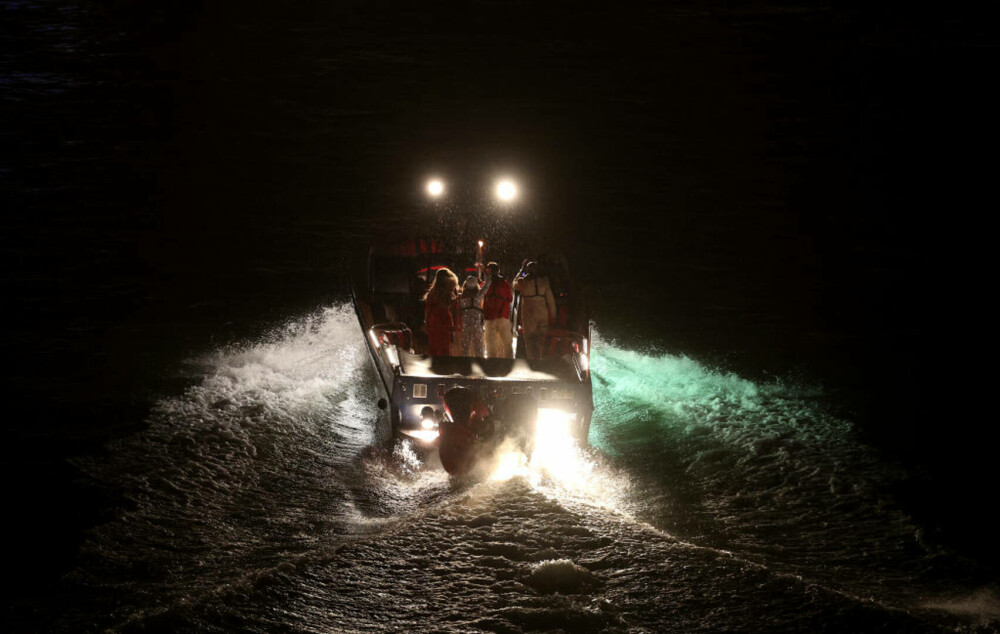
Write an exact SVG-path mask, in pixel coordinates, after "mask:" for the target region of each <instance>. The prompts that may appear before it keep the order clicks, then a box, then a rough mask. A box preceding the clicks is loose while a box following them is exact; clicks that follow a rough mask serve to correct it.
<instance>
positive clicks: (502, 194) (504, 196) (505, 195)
mask: <svg viewBox="0 0 1000 634" xmlns="http://www.w3.org/2000/svg"><path fill="white" fill-rule="evenodd" d="M516 196H517V185H515V184H514V181H511V180H502V181H500V182H498V183H497V198H499V199H500V200H502V201H504V202H510V201H512V200H514V198H515V197H516Z"/></svg>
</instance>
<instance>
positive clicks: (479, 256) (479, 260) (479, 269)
mask: <svg viewBox="0 0 1000 634" xmlns="http://www.w3.org/2000/svg"><path fill="white" fill-rule="evenodd" d="M476 276H477V277H478V278H479V280H480V281H482V279H483V241H482V240H480V241H479V245H478V249H477V250H476Z"/></svg>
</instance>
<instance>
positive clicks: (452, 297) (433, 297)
mask: <svg viewBox="0 0 1000 634" xmlns="http://www.w3.org/2000/svg"><path fill="white" fill-rule="evenodd" d="M456 300H458V276H457V275H455V274H454V273H452V272H451V270H450V269H447V268H440V269H438V271H437V273H435V274H434V281H433V282H432V283H431V287H430V288H429V289H427V294H426V295H424V324H425V326H424V327H425V328H426V329H427V340H428V341H427V343H428V350H427V352H428V354H430V355H431V356H434V357H447V356H450V355H451V346H452V342H453V341H454V338H455V330H456V328H455V302H456Z"/></svg>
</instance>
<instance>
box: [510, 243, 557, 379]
mask: <svg viewBox="0 0 1000 634" xmlns="http://www.w3.org/2000/svg"><path fill="white" fill-rule="evenodd" d="M514 290H515V291H516V292H518V293H520V294H521V311H520V315H521V332H522V334H523V335H524V349H525V352H526V353H527V355H528V358H529V359H540V358H542V351H543V349H544V346H545V333H546V332H548V330H549V324H550V323H551V322H552V319H554V318H555V315H556V297H555V295H554V294H553V293H552V288H551V287H550V286H549V278H548V277H546V276H545V275H543V274H541V272H540V271H539V270H538V263H537V262H526V263H525V264H524V266H522V267H521V272H520V273H518V275H517V277H516V278H515V279H514Z"/></svg>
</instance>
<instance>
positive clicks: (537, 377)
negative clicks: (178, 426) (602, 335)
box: [399, 350, 580, 382]
mask: <svg viewBox="0 0 1000 634" xmlns="http://www.w3.org/2000/svg"><path fill="white" fill-rule="evenodd" d="M399 364H400V369H401V370H402V373H403V375H404V376H411V377H436V376H455V375H459V376H462V377H463V378H470V379H489V380H492V381H560V382H565V381H572V382H578V381H580V378H579V376H578V375H577V372H576V368H575V366H574V365H573V363H572V361H570V360H568V359H566V358H547V359H536V360H528V359H520V358H519V359H479V358H473V357H430V356H427V355H423V354H413V353H410V352H407V351H405V350H399Z"/></svg>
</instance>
